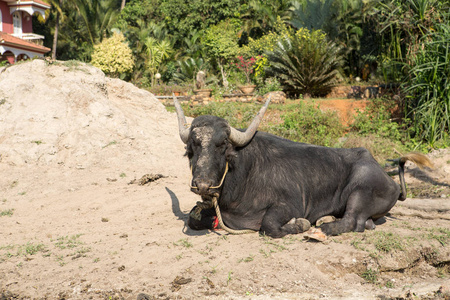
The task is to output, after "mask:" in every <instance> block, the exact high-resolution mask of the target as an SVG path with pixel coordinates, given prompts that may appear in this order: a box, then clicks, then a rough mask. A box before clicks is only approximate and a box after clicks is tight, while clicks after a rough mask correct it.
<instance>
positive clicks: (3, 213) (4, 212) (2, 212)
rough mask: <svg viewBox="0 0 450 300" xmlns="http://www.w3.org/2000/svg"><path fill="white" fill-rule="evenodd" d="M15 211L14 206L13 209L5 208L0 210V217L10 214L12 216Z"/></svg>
mask: <svg viewBox="0 0 450 300" xmlns="http://www.w3.org/2000/svg"><path fill="white" fill-rule="evenodd" d="M13 213H14V208H11V209H5V210H2V211H0V217H4V216H8V217H11V216H12V215H13Z"/></svg>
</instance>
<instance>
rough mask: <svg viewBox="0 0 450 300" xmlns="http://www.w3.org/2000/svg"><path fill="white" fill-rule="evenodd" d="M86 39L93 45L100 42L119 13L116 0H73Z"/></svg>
mask: <svg viewBox="0 0 450 300" xmlns="http://www.w3.org/2000/svg"><path fill="white" fill-rule="evenodd" d="M74 3H75V7H76V9H77V12H78V15H79V18H80V21H81V23H82V24H83V25H84V30H85V34H86V36H87V37H88V41H89V42H90V44H91V45H92V46H93V45H95V44H96V43H97V42H101V40H102V39H103V37H104V36H105V35H106V33H107V31H108V30H109V29H110V28H111V26H112V25H113V24H114V21H115V19H116V17H117V15H118V13H119V10H118V7H117V1H116V0H75V1H74Z"/></svg>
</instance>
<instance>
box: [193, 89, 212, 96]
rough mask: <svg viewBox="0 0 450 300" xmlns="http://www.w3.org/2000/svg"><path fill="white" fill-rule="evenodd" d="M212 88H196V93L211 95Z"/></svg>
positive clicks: (198, 94)
mask: <svg viewBox="0 0 450 300" xmlns="http://www.w3.org/2000/svg"><path fill="white" fill-rule="evenodd" d="M211 92H212V90H211V89H199V90H195V91H194V94H195V95H197V96H200V97H211Z"/></svg>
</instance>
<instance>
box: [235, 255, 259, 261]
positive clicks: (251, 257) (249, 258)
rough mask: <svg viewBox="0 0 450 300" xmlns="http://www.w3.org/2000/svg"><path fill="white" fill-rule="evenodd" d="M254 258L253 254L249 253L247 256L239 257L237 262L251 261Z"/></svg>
mask: <svg viewBox="0 0 450 300" xmlns="http://www.w3.org/2000/svg"><path fill="white" fill-rule="evenodd" d="M254 258H255V256H254V255H253V254H250V255H249V256H247V257H245V258H241V259H240V260H239V261H238V262H239V263H241V262H246V263H247V262H251V261H253V259H254Z"/></svg>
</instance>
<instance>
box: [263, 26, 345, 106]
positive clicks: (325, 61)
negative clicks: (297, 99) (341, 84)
mask: <svg viewBox="0 0 450 300" xmlns="http://www.w3.org/2000/svg"><path fill="white" fill-rule="evenodd" d="M266 55H267V58H268V60H269V62H270V66H269V67H268V69H267V71H266V73H267V75H269V76H273V77H278V78H279V80H280V83H281V84H282V85H283V87H284V89H285V90H286V91H287V92H288V93H290V94H291V95H305V96H306V95H309V96H312V97H319V96H324V95H326V94H328V93H329V92H330V91H331V88H332V87H333V86H334V85H335V84H336V79H337V76H338V75H339V72H338V70H339V68H340V67H341V65H342V56H341V47H340V46H338V45H336V44H335V43H334V42H332V41H327V39H326V37H325V35H324V34H323V33H322V32H321V31H320V30H318V31H312V32H311V33H308V31H307V30H303V31H298V32H296V33H295V34H293V33H291V34H289V35H285V36H283V37H281V38H280V39H279V40H278V42H277V43H276V44H275V47H274V49H273V50H272V51H267V52H266Z"/></svg>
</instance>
